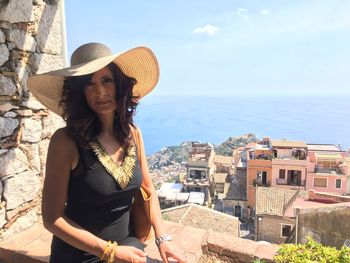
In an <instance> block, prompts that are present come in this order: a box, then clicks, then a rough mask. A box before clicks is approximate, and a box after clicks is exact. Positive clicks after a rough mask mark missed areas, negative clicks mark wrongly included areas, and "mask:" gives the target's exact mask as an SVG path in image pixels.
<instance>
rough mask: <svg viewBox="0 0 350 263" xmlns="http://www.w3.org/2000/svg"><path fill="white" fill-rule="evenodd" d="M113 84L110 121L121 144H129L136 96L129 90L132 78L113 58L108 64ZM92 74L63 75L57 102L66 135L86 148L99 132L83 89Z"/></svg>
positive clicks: (134, 82)
mask: <svg viewBox="0 0 350 263" xmlns="http://www.w3.org/2000/svg"><path fill="white" fill-rule="evenodd" d="M108 68H109V69H110V71H111V73H112V75H113V77H114V82H115V86H116V95H115V99H116V104H117V109H116V115H115V121H114V133H115V134H114V135H115V137H116V139H117V141H118V142H119V143H120V144H121V145H123V146H129V144H130V138H131V132H130V125H132V126H134V124H133V115H134V114H135V112H136V107H137V105H138V103H137V99H138V97H135V96H133V94H132V90H133V87H134V85H135V84H136V79H135V78H132V77H129V76H126V75H125V74H124V73H123V72H122V71H121V70H120V68H119V67H118V66H117V65H116V64H114V63H113V62H112V63H110V64H108ZM91 78H92V74H89V75H84V76H73V77H66V78H65V80H64V83H63V91H62V99H61V101H60V106H61V107H62V109H63V118H64V119H65V121H66V124H67V132H68V135H69V136H71V137H72V138H73V139H74V140H75V141H76V142H77V143H78V144H79V145H80V146H82V147H84V148H86V147H88V143H89V142H91V141H92V140H95V139H96V136H97V135H98V134H99V133H100V132H101V128H102V127H101V123H100V121H99V119H98V117H97V115H96V114H95V112H94V111H93V110H91V108H90V107H89V105H88V104H87V102H86V99H85V94H84V89H85V87H86V84H87V83H88V82H89V81H90V80H91Z"/></svg>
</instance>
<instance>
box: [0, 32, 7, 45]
mask: <svg viewBox="0 0 350 263" xmlns="http://www.w3.org/2000/svg"><path fill="white" fill-rule="evenodd" d="M5 40H6V36H5V33H4V32H2V31H1V30H0V43H1V44H4V43H5Z"/></svg>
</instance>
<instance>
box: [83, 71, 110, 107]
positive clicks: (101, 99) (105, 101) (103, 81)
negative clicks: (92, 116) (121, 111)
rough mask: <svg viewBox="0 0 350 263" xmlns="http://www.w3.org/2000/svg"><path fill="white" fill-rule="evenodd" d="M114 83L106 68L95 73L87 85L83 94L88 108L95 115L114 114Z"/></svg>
mask: <svg viewBox="0 0 350 263" xmlns="http://www.w3.org/2000/svg"><path fill="white" fill-rule="evenodd" d="M115 89H116V87H115V81H114V78H113V75H112V73H111V71H110V70H109V68H108V67H104V68H102V69H100V70H99V71H96V72H95V73H94V74H93V75H92V78H91V80H90V81H89V82H88V83H87V85H86V87H85V90H84V93H85V99H86V101H87V103H88V105H89V106H90V108H91V109H92V110H93V111H94V112H96V113H97V114H107V113H112V112H113V113H114V112H115V110H116V108H117V103H116V101H115V93H116V90H115Z"/></svg>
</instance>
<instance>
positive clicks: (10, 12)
mask: <svg viewBox="0 0 350 263" xmlns="http://www.w3.org/2000/svg"><path fill="white" fill-rule="evenodd" d="M32 9H33V2H32V1H28V0H11V1H9V2H8V4H7V5H5V6H3V7H2V8H1V9H0V20H2V21H7V22H9V23H19V22H30V21H31V18H32Z"/></svg>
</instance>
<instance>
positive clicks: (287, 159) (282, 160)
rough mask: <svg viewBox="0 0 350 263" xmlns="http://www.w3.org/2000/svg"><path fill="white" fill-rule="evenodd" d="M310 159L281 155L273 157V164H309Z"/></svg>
mask: <svg viewBox="0 0 350 263" xmlns="http://www.w3.org/2000/svg"><path fill="white" fill-rule="evenodd" d="M307 164H308V161H307V160H304V159H296V158H294V157H281V158H274V159H272V165H293V166H305V167H306V166H307Z"/></svg>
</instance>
